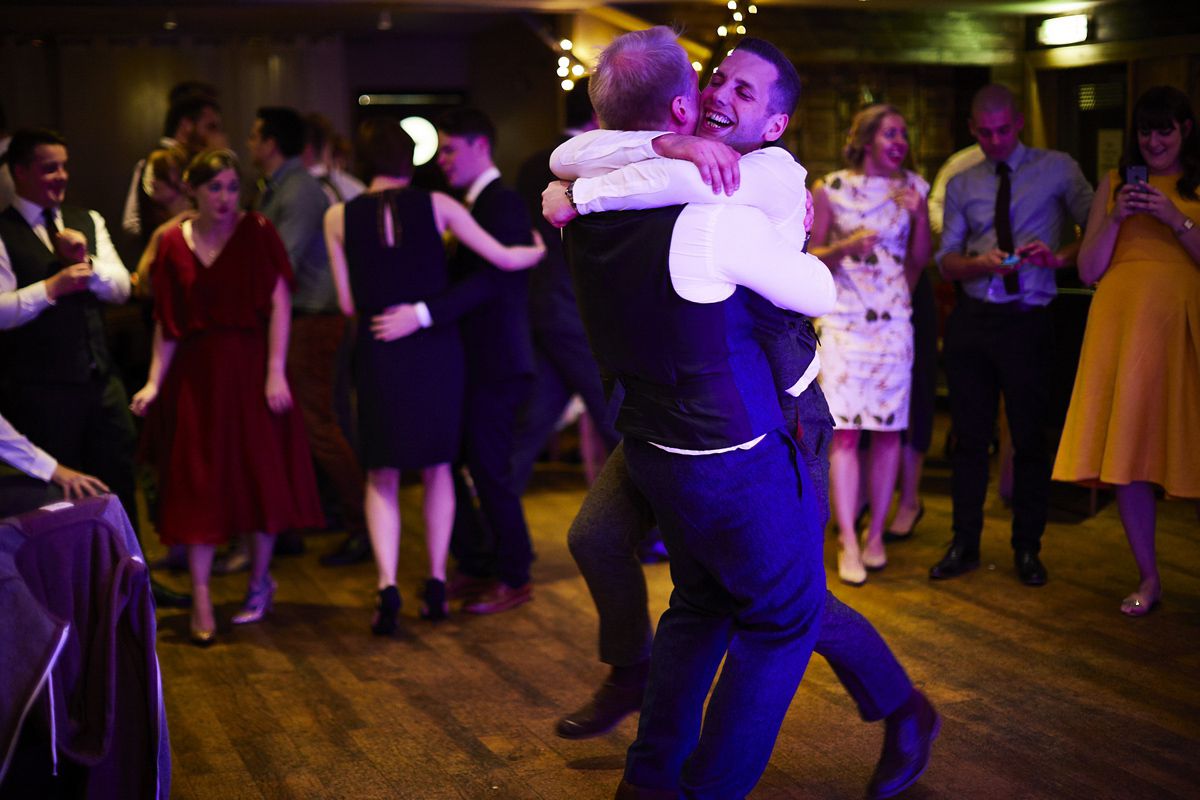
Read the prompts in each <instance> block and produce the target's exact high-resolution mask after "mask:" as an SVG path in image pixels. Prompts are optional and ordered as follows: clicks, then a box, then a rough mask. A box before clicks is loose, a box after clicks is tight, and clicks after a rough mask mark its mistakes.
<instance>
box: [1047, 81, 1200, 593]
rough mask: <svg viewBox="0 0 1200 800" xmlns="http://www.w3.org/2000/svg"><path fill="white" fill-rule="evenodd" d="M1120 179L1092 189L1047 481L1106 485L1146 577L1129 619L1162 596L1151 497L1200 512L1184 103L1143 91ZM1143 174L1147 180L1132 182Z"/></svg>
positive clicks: (1195, 204) (1197, 348) (1190, 158)
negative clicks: (1084, 310)
mask: <svg viewBox="0 0 1200 800" xmlns="http://www.w3.org/2000/svg"><path fill="white" fill-rule="evenodd" d="M1130 128H1131V129H1130V134H1129V140H1128V142H1127V144H1126V148H1125V153H1124V155H1123V157H1122V159H1121V167H1122V168H1121V170H1120V171H1115V170H1114V171H1113V172H1110V173H1109V174H1108V175H1106V176H1105V177H1104V178H1103V179H1102V180H1101V181H1100V186H1099V188H1098V189H1097V191H1096V199H1095V201H1094V202H1093V204H1092V210H1091V214H1090V215H1089V217H1088V226H1087V233H1086V234H1085V236H1084V238H1083V244H1082V246H1081V248H1080V251H1079V274H1080V276H1081V277H1082V278H1083V280H1084V282H1086V283H1089V284H1092V283H1095V284H1097V285H1096V294H1095V297H1094V298H1093V299H1092V306H1091V310H1090V311H1089V313H1088V323H1087V331H1086V332H1085V334H1084V338H1083V350H1082V352H1081V354H1080V359H1079V371H1078V373H1077V374H1076V377H1075V389H1074V391H1073V392H1072V394H1071V407H1070V410H1069V411H1068V413H1067V422H1066V426H1065V428H1064V430H1063V437H1062V442H1061V444H1060V445H1059V449H1058V457H1057V459H1056V461H1055V464H1054V478H1055V479H1056V480H1061V481H1078V482H1084V483H1089V484H1092V485H1111V486H1113V487H1115V489H1116V493H1117V509H1118V511H1119V512H1120V515H1121V523H1122V524H1123V525H1124V526H1125V535H1126V537H1127V538H1128V539H1129V546H1130V548H1131V549H1132V551H1133V558H1134V561H1136V562H1137V566H1138V571H1139V572H1140V573H1141V583H1140V584H1139V585H1138V588H1137V590H1136V591H1135V592H1133V593H1132V594H1130V595H1129V596H1128V597H1126V598H1125V599H1124V600H1123V601H1122V602H1121V611H1122V612H1123V613H1125V614H1128V615H1130V616H1142V615H1144V614H1147V613H1149V612H1150V610H1151V609H1153V608H1154V606H1155V604H1157V603H1158V600H1159V598H1160V597H1161V596H1162V585H1161V582H1160V580H1159V574H1158V563H1157V560H1156V559H1155V554H1154V527H1155V517H1156V509H1155V499H1154V487H1155V486H1161V487H1163V489H1165V490H1166V492H1167V493H1168V494H1170V495H1172V496H1175V497H1182V498H1189V499H1193V500H1194V501H1196V503H1197V510H1198V511H1200V457H1197V454H1196V447H1197V444H1198V443H1200V401H1198V398H1200V225H1197V224H1196V222H1195V221H1196V220H1200V199H1198V198H1197V194H1196V188H1197V185H1200V132H1198V131H1197V130H1196V119H1195V115H1194V114H1193V112H1192V108H1191V104H1190V103H1189V102H1188V99H1187V96H1186V95H1184V94H1183V93H1182V92H1180V91H1179V90H1177V89H1174V88H1172V87H1170V86H1156V87H1154V88H1153V89H1149V90H1147V91H1146V93H1145V94H1143V95H1142V96H1141V97H1140V98H1139V99H1138V101H1137V104H1136V105H1135V106H1134V110H1133V119H1132V124H1131V126H1130ZM1131 167H1132V168H1135V169H1136V168H1139V167H1145V170H1146V173H1148V178H1147V181H1146V182H1145V183H1142V182H1140V181H1136V182H1131V181H1130V180H1128V178H1127V176H1128V175H1129V168H1131Z"/></svg>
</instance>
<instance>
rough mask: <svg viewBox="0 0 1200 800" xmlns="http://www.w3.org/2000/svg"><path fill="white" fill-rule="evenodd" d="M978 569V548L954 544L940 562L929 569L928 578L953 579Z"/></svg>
mask: <svg viewBox="0 0 1200 800" xmlns="http://www.w3.org/2000/svg"><path fill="white" fill-rule="evenodd" d="M978 567H979V548H978V547H968V546H967V545H965V544H960V543H958V542H955V543H954V544H952V545H950V549H949V550H947V551H946V555H944V556H942V560H941V561H939V562H937V563H936V564H934V565H933V566H932V567H930V568H929V577H930V578H934V579H937V578H954V577H957V576H959V575H963V574H966V573H968V572H970V571H971V570H973V569H976V568H978Z"/></svg>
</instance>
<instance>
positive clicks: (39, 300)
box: [0, 240, 54, 330]
mask: <svg viewBox="0 0 1200 800" xmlns="http://www.w3.org/2000/svg"><path fill="white" fill-rule="evenodd" d="M52 305H54V303H53V302H52V301H51V300H50V298H49V296H48V295H47V294H46V282H45V281H38V282H37V283H34V284H30V285H29V286H26V287H24V288H21V289H18V288H17V276H16V275H15V274H14V273H13V269H12V261H11V259H9V257H8V249H7V248H6V247H5V246H4V242H3V241H2V240H0V330H8V329H10V328H17V327H20V326H21V325H24V324H25V323H26V322H29V321H30V320H31V319H33V318H34V317H36V316H37V315H38V314H41V313H42V312H43V311H45V310H46V309H47V308H49V307H50V306H52Z"/></svg>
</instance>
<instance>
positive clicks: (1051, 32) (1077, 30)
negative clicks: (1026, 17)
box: [1037, 14, 1088, 46]
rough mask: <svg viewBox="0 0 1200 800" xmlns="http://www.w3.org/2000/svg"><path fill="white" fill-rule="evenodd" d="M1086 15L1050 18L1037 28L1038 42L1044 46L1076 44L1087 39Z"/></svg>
mask: <svg viewBox="0 0 1200 800" xmlns="http://www.w3.org/2000/svg"><path fill="white" fill-rule="evenodd" d="M1087 35H1088V18H1087V14H1072V15H1071V16H1069V17H1051V18H1050V19H1046V20H1042V24H1041V25H1040V26H1039V27H1038V36H1037V38H1038V41H1039V42H1041V43H1042V44H1045V45H1051V46H1054V45H1061V44H1076V43H1077V42H1082V41H1085V40H1086V39H1087Z"/></svg>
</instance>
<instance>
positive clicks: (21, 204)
mask: <svg viewBox="0 0 1200 800" xmlns="http://www.w3.org/2000/svg"><path fill="white" fill-rule="evenodd" d="M12 204H13V208H15V209H16V210H17V211H19V212H20V214H21V216H22V217H24V218H25V221H26V222H28V223H29V227H31V228H33V227H35V226H37V225H42V224H43V223H44V222H45V220H44V219H42V211H43V210H44V208H45V207H44V206H39V205H38V204H37V203H35V202H33V201H32V200H26V199H25V198H24V197H21V195H16V196H15V197H13V202H12ZM54 211H55V214H54V217H55V218H56V219H57V218H58V210H57V209H55V210H54Z"/></svg>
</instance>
